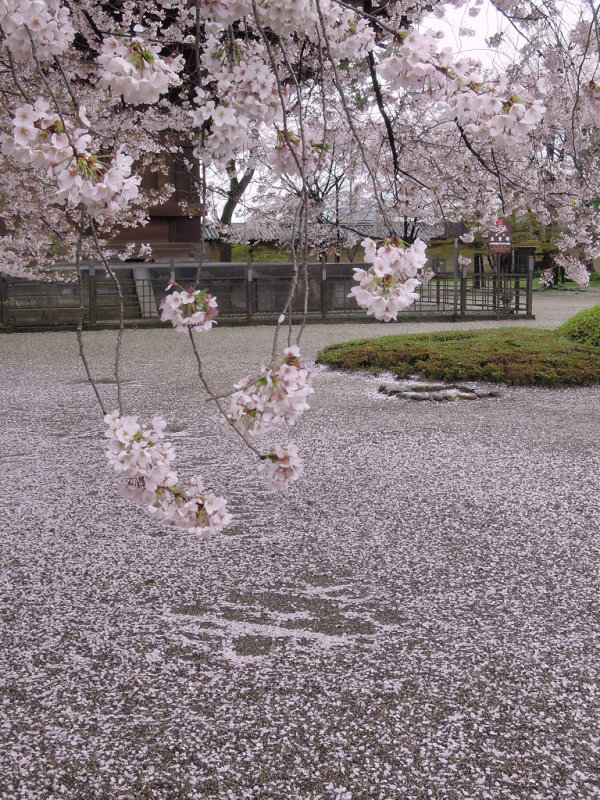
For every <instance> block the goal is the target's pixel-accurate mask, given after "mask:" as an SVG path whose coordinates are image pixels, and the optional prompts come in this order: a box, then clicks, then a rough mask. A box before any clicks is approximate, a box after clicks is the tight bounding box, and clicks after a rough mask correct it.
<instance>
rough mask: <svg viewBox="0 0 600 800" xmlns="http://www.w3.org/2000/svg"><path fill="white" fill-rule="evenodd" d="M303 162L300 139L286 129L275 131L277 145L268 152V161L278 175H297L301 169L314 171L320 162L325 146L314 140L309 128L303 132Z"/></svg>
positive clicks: (306, 171)
mask: <svg viewBox="0 0 600 800" xmlns="http://www.w3.org/2000/svg"><path fill="white" fill-rule="evenodd" d="M304 144H305V148H304V152H305V155H304V163H303V159H302V139H301V137H300V136H299V135H298V134H296V133H294V131H288V132H287V135H286V134H285V132H284V131H277V145H276V146H275V147H274V148H273V150H271V152H270V153H269V163H270V164H271V166H272V167H273V169H274V171H275V172H276V173H277V174H279V175H299V174H301V172H302V170H303V169H304V172H305V173H306V174H310V173H314V172H315V170H316V169H317V168H318V167H319V166H320V165H321V164H322V162H323V158H324V155H325V153H326V152H327V147H326V146H325V145H324V144H323V143H322V142H316V141H315V138H314V136H313V135H312V134H311V133H310V131H309V130H305V132H304Z"/></svg>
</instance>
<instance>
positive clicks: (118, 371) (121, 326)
mask: <svg viewBox="0 0 600 800" xmlns="http://www.w3.org/2000/svg"><path fill="white" fill-rule="evenodd" d="M90 229H91V231H92V236H93V237H94V244H95V246H96V250H97V251H98V255H99V256H100V260H101V261H102V264H103V266H104V269H105V270H106V274H107V275H108V276H109V277H110V279H111V280H112V282H113V284H114V286H115V289H116V291H117V297H118V299H119V332H118V333H117V343H116V345H115V367H114V373H115V382H116V384H117V406H118V409H119V414H121V415H122V414H123V400H122V392H121V346H122V344H123V331H124V330H125V304H124V301H123V291H122V289H121V283H120V281H119V279H118V278H117V275H116V273H115V271H114V270H113V268H112V267H111V265H110V263H109V262H108V259H107V258H106V256H105V255H104V252H103V250H102V247H101V245H100V242H99V241H98V234H97V232H96V226H95V224H94V220H93V218H92V217H90Z"/></svg>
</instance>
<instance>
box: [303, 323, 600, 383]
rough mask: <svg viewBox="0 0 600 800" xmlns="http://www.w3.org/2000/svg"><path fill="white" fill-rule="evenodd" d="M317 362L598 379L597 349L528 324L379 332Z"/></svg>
mask: <svg viewBox="0 0 600 800" xmlns="http://www.w3.org/2000/svg"><path fill="white" fill-rule="evenodd" d="M317 361H318V362H319V363H321V364H326V365H328V366H330V367H333V368H337V369H350V370H369V371H371V372H373V371H377V370H390V371H391V372H393V373H394V374H395V375H396V376H397V377H399V378H405V377H407V376H409V375H412V374H413V373H416V374H419V375H421V376H423V377H425V378H428V379H430V380H445V381H491V382H494V383H507V384H511V385H517V386H588V385H591V384H596V383H600V350H598V349H596V348H595V347H593V346H591V345H589V344H585V343H580V342H574V341H570V340H569V339H567V338H565V337H563V336H559V335H557V334H556V333H555V332H554V331H547V330H537V329H533V328H499V329H495V330H477V331H457V332H444V333H429V334H417V335H413V334H409V335H400V336H384V337H381V338H377V339H367V340H362V341H358V342H346V343H344V344H338V345H332V346H330V347H327V348H325V349H324V350H322V351H321V353H319V356H318V357H317Z"/></svg>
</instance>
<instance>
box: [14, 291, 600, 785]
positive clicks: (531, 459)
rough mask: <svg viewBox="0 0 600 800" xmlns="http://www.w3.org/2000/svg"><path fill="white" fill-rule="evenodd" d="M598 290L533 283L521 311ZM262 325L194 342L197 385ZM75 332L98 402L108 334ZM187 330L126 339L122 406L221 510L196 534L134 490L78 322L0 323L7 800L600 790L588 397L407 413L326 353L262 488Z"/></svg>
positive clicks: (582, 301)
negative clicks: (340, 369) (281, 459)
mask: <svg viewBox="0 0 600 800" xmlns="http://www.w3.org/2000/svg"><path fill="white" fill-rule="evenodd" d="M599 300H600V295H598V294H595V295H594V294H592V293H588V294H573V295H567V294H560V295H558V293H547V294H542V295H539V296H536V301H535V302H536V306H535V309H534V310H535V312H536V314H537V319H536V322H535V324H536V325H539V326H542V327H554V326H555V325H557V324H559V323H560V322H562V321H563V320H564V319H566V318H567V317H569V316H570V315H571V314H573V313H574V312H575V311H577V310H578V309H579V308H582V307H587V306H591V305H594V304H595V303H596V302H598V301H599ZM488 324H494V323H488ZM517 324H526V323H517ZM529 324H531V323H529ZM452 327H453V326H452V325H451V324H446V325H443V324H437V325H429V324H426V323H415V324H410V325H408V324H403V325H395V326H393V327H384V326H382V325H377V324H373V325H339V326H333V325H331V326H321V325H318V326H317V325H315V326H309V327H308V328H307V330H306V331H305V334H304V338H305V343H304V347H303V351H304V352H305V353H306V356H307V358H309V359H313V358H314V356H315V354H316V352H317V351H318V349H320V348H321V347H322V346H324V345H325V344H329V343H333V342H335V341H342V340H345V339H351V338H358V337H367V336H374V335H385V334H386V333H392V332H394V333H396V332H398V331H400V332H404V331H406V332H414V331H422V330H428V329H441V328H452ZM464 327H474V326H473V324H472V323H469V324H467V325H464ZM269 337H270V332H269V330H268V329H266V328H237V329H235V328H223V329H220V328H217V329H216V330H214V331H212V332H210V333H207V334H203V335H202V336H201V337H200V338H199V344H200V348H201V351H202V353H203V354H204V355H205V357H206V365H207V366H206V371H207V373H208V375H209V377H211V376H212V377H214V380H215V382H216V384H217V385H218V386H219V387H220V388H222V389H224V390H227V389H228V388H229V387H230V386H231V384H232V382H234V381H236V380H239V379H240V378H242V377H243V376H244V375H246V374H247V373H248V372H250V371H252V370H255V369H256V368H257V367H260V366H261V364H262V363H263V362H264V361H265V360H266V359H267V357H268V342H269ZM86 341H87V342H88V347H89V349H90V357H91V361H92V363H93V364H94V365H95V368H96V372H97V375H98V376H99V377H100V378H101V379H103V381H104V382H103V383H101V389H102V390H103V391H104V392H105V393H106V396H107V398H110V399H107V404H108V406H109V407H110V408H113V407H114V385H113V384H112V383H111V382H110V379H111V367H110V358H111V355H110V348H111V346H112V344H113V342H114V333H111V332H97V333H90V334H87V335H86ZM187 344H188V343H187V341H186V339H185V338H184V337H179V336H178V335H177V334H175V333H173V332H170V331H166V330H145V331H129V332H127V333H126V336H125V345H124V357H125V366H124V372H125V378H126V382H125V384H124V396H125V403H126V411H127V412H128V413H133V414H138V415H140V417H142V418H147V417H149V416H151V415H152V414H154V413H160V414H162V415H164V416H165V417H166V418H167V419H168V421H169V424H170V427H171V432H170V434H169V439H170V440H171V441H173V443H174V444H175V446H176V448H177V451H178V456H179V458H178V469H179V472H180V473H181V474H182V475H183V476H185V475H186V474H190V475H191V474H194V473H195V472H197V471H200V472H201V473H202V475H203V477H204V479H205V483H206V484H207V485H208V486H210V488H212V489H214V491H215V492H216V493H217V494H222V495H224V496H226V497H227V498H228V501H229V506H230V510H231V511H232V513H233V514H234V517H235V519H234V522H233V524H232V526H231V527H230V528H228V529H227V531H226V532H225V533H224V534H222V535H220V536H218V537H215V538H213V539H211V540H210V541H207V542H205V541H199V540H196V539H194V538H192V537H187V536H186V535H185V533H183V534H182V533H181V531H177V530H174V529H173V530H172V529H168V528H165V527H164V526H161V525H160V524H157V523H156V522H154V521H153V520H150V519H149V518H147V517H145V516H144V515H143V514H142V512H141V511H140V510H139V509H137V508H134V507H130V506H128V505H127V504H126V502H125V501H124V500H123V499H122V498H121V497H120V495H119V492H118V485H117V480H116V479H115V477H114V475H113V474H112V473H111V472H110V470H109V467H108V465H107V463H106V459H105V457H104V454H103V452H104V449H105V442H104V440H103V438H102V433H103V427H104V426H103V423H102V418H101V415H100V414H99V412H98V410H97V408H96V407H95V405H94V399H93V396H92V393H91V391H90V389H89V387H88V385H87V384H86V382H85V380H84V375H83V370H82V368H81V366H80V365H79V363H78V359H77V348H76V342H75V337H74V335H73V334H68V333H46V334H12V335H5V336H2V337H0V363H1V374H2V381H1V383H0V402H1V405H2V410H3V413H2V426H1V429H2V432H1V434H0V445H1V449H0V465H1V479H2V484H1V486H2V495H1V498H2V499H1V501H0V546H1V551H0V559H1V574H0V612H1V626H2V629H1V637H2V648H1V650H0V798H1V800H17V798H19V799H20V798H31V800H46V798H48V799H50V798H68V800H126V798H127V799H128V800H143V799H144V798H153V799H154V800H159V799H160V800H204V799H205V798H207V799H208V798H219V800H226V799H227V800H244V799H245V798H252V799H253V800H263V799H264V800H267V798H270V799H272V800H300V799H301V800H317V798H319V799H322V800H334V799H335V798H340V799H341V798H343V799H344V800H346V799H347V800H350V798H351V799H352V800H384V799H385V800H417V798H419V799H420V798H436V799H437V800H459V799H460V800H480V799H481V800H483V799H484V798H492V800H590V799H591V798H596V797H600V766H599V765H600V733H599V725H598V721H599V719H600V686H599V682H598V675H599V673H600V594H599V591H600V522H599V520H600V493H599V492H598V475H599V473H600V456H599V447H598V443H599V439H600V434H599V431H600V388H586V389H569V390H545V389H516V388H512V389H504V390H503V392H502V397H500V398H489V399H485V400H478V401H477V402H476V403H459V402H456V403H444V404H441V403H438V404H434V403H409V402H403V401H401V400H398V399H396V398H393V397H384V396H383V395H380V394H378V393H377V387H378V385H379V383H380V382H381V381H380V379H378V378H374V377H372V376H366V375H350V374H342V373H333V372H329V371H327V370H325V369H322V368H317V369H316V371H315V374H314V388H315V394H314V395H312V396H311V398H309V402H310V405H311V410H310V411H309V412H307V414H305V416H304V417H303V418H302V419H301V421H300V422H299V424H298V425H297V426H296V428H295V429H294V431H293V434H294V438H295V440H296V441H297V443H298V445H299V447H300V450H301V451H302V452H303V453H304V455H305V474H304V476H303V478H302V479H301V481H299V482H298V483H297V484H295V485H294V486H293V487H292V489H291V490H290V491H289V492H288V493H287V494H284V495H277V494H273V493H271V492H268V491H266V490H265V488H264V486H263V484H262V482H261V479H260V477H259V476H258V474H257V472H256V470H255V465H254V463H253V461H252V458H251V455H250V454H249V453H246V452H242V451H240V449H239V447H238V443H237V442H236V440H235V439H234V438H233V437H232V436H231V435H230V434H227V433H226V434H225V435H223V429H222V425H221V424H220V423H219V422H218V420H217V418H216V416H215V412H214V409H213V408H212V406H211V404H208V403H206V402H205V400H204V398H203V396H202V394H201V392H200V391H199V389H198V384H197V380H196V379H195V369H194V363H193V360H192V357H191V354H190V352H189V348H188V346H187ZM276 441H278V439H277V440H276Z"/></svg>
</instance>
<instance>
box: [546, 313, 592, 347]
mask: <svg viewBox="0 0 600 800" xmlns="http://www.w3.org/2000/svg"><path fill="white" fill-rule="evenodd" d="M556 333H557V334H558V335H559V336H566V337H567V339H571V340H573V341H576V342H582V343H583V344H588V345H591V346H592V347H600V305H598V306H594V307H593V308H587V309H586V310H585V311H580V312H579V313H578V314H575V316H573V317H571V319H568V320H567V321H566V322H565V323H563V324H562V325H561V326H560V327H559V328H557V329H556Z"/></svg>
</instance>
